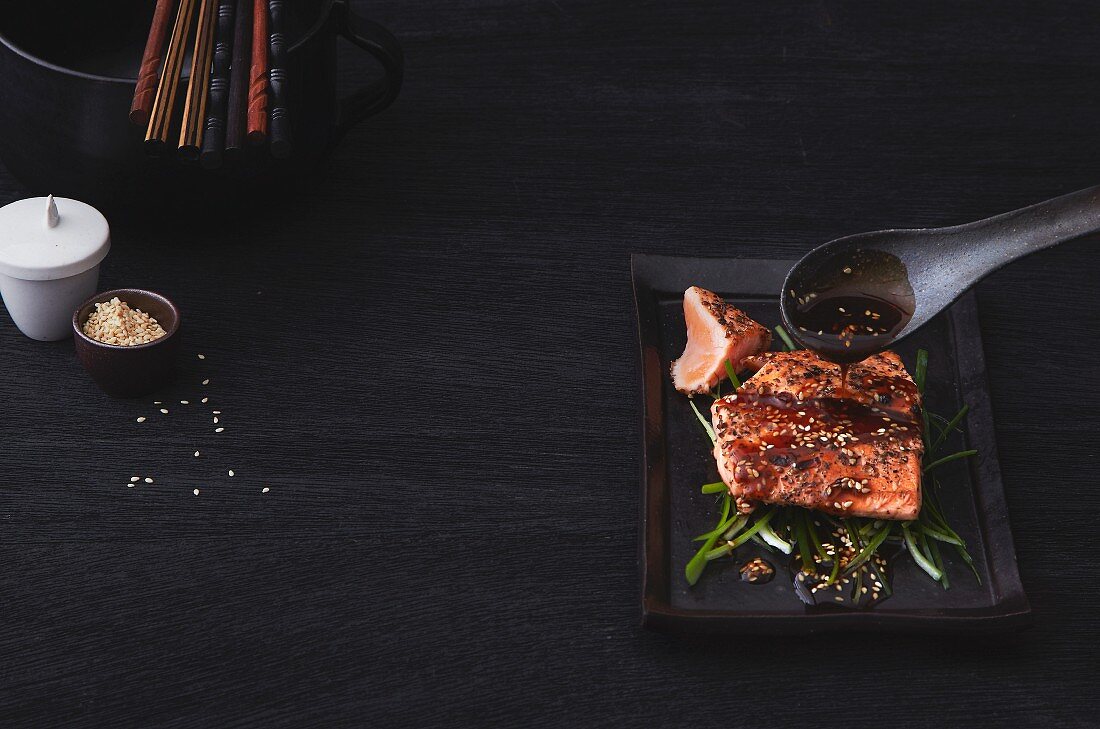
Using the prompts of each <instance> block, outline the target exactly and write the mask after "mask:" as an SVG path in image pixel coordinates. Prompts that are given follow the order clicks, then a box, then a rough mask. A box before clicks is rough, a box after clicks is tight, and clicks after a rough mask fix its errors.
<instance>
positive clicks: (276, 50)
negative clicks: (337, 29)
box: [267, 0, 291, 159]
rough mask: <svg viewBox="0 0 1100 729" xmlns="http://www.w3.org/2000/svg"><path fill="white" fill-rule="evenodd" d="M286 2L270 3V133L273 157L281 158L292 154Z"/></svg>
mask: <svg viewBox="0 0 1100 729" xmlns="http://www.w3.org/2000/svg"><path fill="white" fill-rule="evenodd" d="M284 5H285V3H284V2H283V0H269V1H268V4H267V8H268V11H269V14H270V18H269V20H270V23H271V27H270V28H269V30H270V31H271V33H270V48H271V70H270V71H269V72H268V79H269V81H270V84H271V114H270V116H271V118H270V122H269V128H268V133H269V136H270V139H271V156H272V157H277V158H280V159H285V158H286V157H289V156H290V153H291V145H290V111H289V110H288V109H287V97H288V95H289V93H290V79H289V78H288V77H287V71H286V34H285V33H284V30H285V28H286V24H285V22H284V20H285V18H284V12H285V10H286V8H285V7H284Z"/></svg>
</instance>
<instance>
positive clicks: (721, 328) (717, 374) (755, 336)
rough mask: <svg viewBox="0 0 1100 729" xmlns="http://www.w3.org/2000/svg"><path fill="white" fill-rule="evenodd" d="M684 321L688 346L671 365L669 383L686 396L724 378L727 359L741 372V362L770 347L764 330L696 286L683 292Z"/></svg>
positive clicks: (703, 389)
mask: <svg viewBox="0 0 1100 729" xmlns="http://www.w3.org/2000/svg"><path fill="white" fill-rule="evenodd" d="M684 322H685V323H686V324H687V347H685V348H684V353H683V355H681V356H680V358H679V359H678V360H676V361H675V362H673V363H672V383H673V385H675V387H676V389H677V390H679V391H680V392H682V393H684V394H685V395H694V394H697V393H701V392H707V391H708V390H710V389H711V388H713V387H714V386H715V385H717V384H718V381H719V380H720V379H722V377H723V376H724V375H725V372H726V369H725V363H726V360H729V361H730V364H731V365H733V368H734V370H735V371H736V370H740V368H741V361H742V360H743V359H745V358H746V357H748V356H750V355H755V354H759V353H760V352H763V351H764V350H766V349H767V348H768V347H769V346H771V342H772V335H771V332H770V331H768V329H767V328H766V327H764V326H763V325H761V324H757V323H756V322H755V321H753V320H752V319H750V318H749V317H748V315H747V314H745V312H743V311H741V310H740V309H738V308H737V307H736V306H732V305H730V304H727V303H726V302H725V301H722V299H721V297H719V296H718V295H717V294H715V293H713V292H710V291H707V290H706V289H701V288H699V287H698V286H692V287H691V288H689V289H688V290H687V291H685V292H684Z"/></svg>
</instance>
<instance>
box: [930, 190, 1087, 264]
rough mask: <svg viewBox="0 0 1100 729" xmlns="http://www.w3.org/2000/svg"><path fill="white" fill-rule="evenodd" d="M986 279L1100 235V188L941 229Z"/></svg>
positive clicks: (1073, 193)
mask: <svg viewBox="0 0 1100 729" xmlns="http://www.w3.org/2000/svg"><path fill="white" fill-rule="evenodd" d="M941 230H942V231H943V232H944V233H945V234H947V235H948V236H949V237H950V238H954V239H955V243H956V244H958V245H959V246H960V248H961V250H960V251H959V252H960V253H961V254H963V255H965V256H966V257H967V258H969V259H970V260H969V263H970V266H972V269H971V270H973V271H974V272H975V273H977V272H979V271H980V272H981V275H982V276H984V275H985V274H987V273H991V272H993V271H995V270H996V269H998V268H1000V267H1001V266H1003V265H1005V264H1006V263H1010V262H1012V261H1015V260H1016V259H1017V258H1022V257H1023V256H1026V255H1028V254H1029V253H1034V252H1036V251H1041V250H1043V249H1044V248H1050V247H1051V246H1055V245H1058V244H1059V243H1064V242H1066V241H1068V240H1073V239H1074V238H1080V237H1081V236H1083V235H1088V234H1089V233H1095V232H1096V231H1100V186H1096V187H1089V188H1086V189H1084V190H1078V191H1077V192H1071V193H1069V194H1068V195H1063V196H1061V197H1056V198H1054V199H1053V200H1046V201H1044V202H1041V203H1037V204H1035V205H1030V206H1028V207H1026V208H1020V209H1019V210H1013V211H1012V212H1009V213H1002V214H1001V215H995V216H993V217H992V218H986V219H985V220H979V221H977V222H975V223H970V224H968V225H960V226H957V227H956V228H944V229H941Z"/></svg>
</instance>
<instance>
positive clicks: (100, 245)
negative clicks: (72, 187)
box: [0, 196, 111, 281]
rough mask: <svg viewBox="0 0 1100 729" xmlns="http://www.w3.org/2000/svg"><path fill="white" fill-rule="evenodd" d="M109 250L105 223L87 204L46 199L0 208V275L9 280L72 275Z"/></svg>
mask: <svg viewBox="0 0 1100 729" xmlns="http://www.w3.org/2000/svg"><path fill="white" fill-rule="evenodd" d="M51 200H52V202H53V203H54V204H55V205H56V211H52V210H51ZM110 249H111V229H110V226H108V225H107V219H106V218H104V217H103V214H102V213H100V212H99V211H98V210H96V209H95V208H93V207H92V206H91V205H88V204H87V203H82V202H80V201H79V200H71V199H69V198H67V197H58V198H54V197H52V196H51V197H31V198H27V199H26V200H17V201H15V202H13V203H10V204H8V205H5V206H4V207H0V273H3V274H7V275H8V276H11V277H12V278H20V279H24V280H27V281H50V280H53V279H58V278H68V277H69V276H75V275H77V274H78V273H84V272H85V271H87V270H88V269H90V268H92V267H93V266H95V265H96V264H97V263H99V262H100V261H102V260H103V259H104V258H105V257H106V256H107V251H109V250H110Z"/></svg>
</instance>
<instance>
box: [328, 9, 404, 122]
mask: <svg viewBox="0 0 1100 729" xmlns="http://www.w3.org/2000/svg"><path fill="white" fill-rule="evenodd" d="M335 9H336V11H337V12H336V32H337V33H339V34H340V35H342V36H344V37H345V38H347V39H348V40H349V41H351V42H352V43H354V44H355V45H357V46H359V47H360V48H362V49H363V50H364V51H366V52H367V53H369V54H371V55H372V56H374V57H375V59H376V60H377V61H378V62H379V63H380V64H382V70H383V71H384V73H385V75H384V76H383V77H382V78H381V79H379V80H377V81H375V82H374V83H372V84H370V85H369V86H366V87H364V88H361V89H359V90H358V91H355V92H354V93H351V94H349V95H348V96H345V97H344V98H342V99H340V100H339V101H337V102H336V137H337V138H340V137H342V136H344V135H345V134H346V133H347V132H348V130H349V129H351V128H352V127H353V126H355V124H357V123H359V122H361V121H362V120H364V119H366V118H367V117H370V116H374V115H375V114H377V113H379V112H380V111H382V110H383V109H385V108H386V107H387V106H389V105H390V104H392V103H393V100H394V99H396V98H397V94H398V93H399V92H400V91H401V81H402V79H403V77H404V73H405V53H404V52H403V51H402V50H401V44H399V43H398V42H397V39H396V38H394V37H393V34H392V33H390V32H389V31H388V30H386V29H385V28H383V27H382V26H381V25H379V24H378V23H375V22H373V21H370V20H366V19H364V18H361V17H359V16H358V15H357V14H356V13H354V12H353V11H352V10H351V9H350V8H349V7H348V6H347V4H346V3H345V2H337V3H336V5H335Z"/></svg>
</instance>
